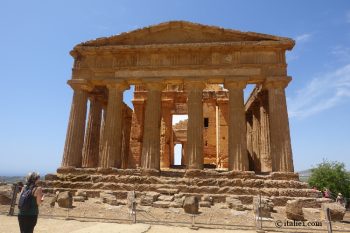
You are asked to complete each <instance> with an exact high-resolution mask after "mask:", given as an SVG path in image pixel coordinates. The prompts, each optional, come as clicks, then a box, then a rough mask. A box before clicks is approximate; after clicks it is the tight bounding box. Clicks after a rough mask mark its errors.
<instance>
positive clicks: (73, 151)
mask: <svg viewBox="0 0 350 233" xmlns="http://www.w3.org/2000/svg"><path fill="white" fill-rule="evenodd" d="M73 88H74V94H73V101H72V106H71V110H70V115H69V123H68V129H67V135H66V143H65V146H64V153H63V160H62V167H81V161H82V149H83V144H84V133H85V120H86V104H87V96H88V94H87V92H86V91H85V90H82V89H79V87H73Z"/></svg>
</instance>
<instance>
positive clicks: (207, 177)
mask: <svg viewBox="0 0 350 233" xmlns="http://www.w3.org/2000/svg"><path fill="white" fill-rule="evenodd" d="M294 44H295V42H294V40H292V39H289V38H285V37H279V36H273V35H266V34H260V33H254V32H241V31H236V30H231V29H223V28H219V27H214V26H205V25H200V24H194V23H190V22H185V21H171V22H166V23H161V24H158V25H155V26H150V27H146V28H142V29H137V30H134V31H131V32H128V33H122V34H120V35H116V36H111V37H106V38H99V39H96V40H91V41H87V42H83V43H81V44H78V45H76V46H75V47H74V49H73V50H72V51H71V55H72V56H73V58H74V66H73V69H72V78H71V79H70V80H69V81H68V84H69V85H70V86H71V87H72V88H73V91H74V94H73V101H72V105H71V112H70V116H69V123H68V130H67V136H66V142H65V147H64V154H63V160H62V165H61V167H60V168H58V170H57V174H56V175H51V176H48V177H47V180H46V187H47V188H48V189H51V190H52V189H65V190H66V189H68V190H72V191H74V190H76V189H86V190H95V191H91V192H95V193H99V192H100V191H101V190H114V191H115V192H124V191H128V190H136V191H137V189H138V188H137V187H135V184H138V185H141V186H142V185H147V186H144V187H142V190H143V191H156V192H158V191H159V190H164V189H173V191H172V192H173V193H196V194H211V195H240V196H241V197H243V196H244V195H248V196H249V198H250V199H249V198H248V199H249V200H251V197H252V195H256V194H258V193H259V192H261V188H265V191H264V195H267V196H277V197H278V198H279V199H278V200H279V201H278V202H279V203H283V202H285V201H286V200H287V199H288V198H289V197H290V196H293V197H310V196H312V195H313V194H312V192H311V191H310V190H308V189H307V185H306V184H305V183H302V182H299V179H298V175H297V174H295V173H294V168H293V158H292V150H291V142H290V132H289V123H288V113H287V106H286V96H285V88H286V87H287V85H288V83H289V82H290V81H291V77H290V76H288V73H287V63H286V57H285V53H286V51H287V50H291V49H292V48H293V46H294ZM248 84H254V85H255V88H254V90H253V91H252V93H251V94H250V97H249V98H248V100H247V101H246V102H245V101H244V96H243V94H244V89H245V88H246V86H247V85H248ZM131 87H133V88H134V96H133V100H132V104H133V109H131V108H130V107H128V106H127V105H126V104H125V103H124V102H123V93H124V92H125V90H128V89H129V88H131ZM179 114H187V115H188V120H186V121H182V122H180V123H178V124H176V125H174V126H173V124H172V117H173V115H179ZM175 144H182V158H181V166H174V145H175ZM175 168H178V169H175ZM67 174H68V175H67ZM74 175H75V176H77V177H75V178H74V177H73V178H72V176H74ZM113 177H114V178H113ZM135 177H137V178H135ZM151 177H153V178H151ZM186 177H191V178H195V180H192V181H191V182H190V183H188V182H189V181H188V180H187V179H185V178H186ZM159 179H163V180H159ZM220 179H222V182H221V183H220ZM241 179H244V181H242V180H241ZM247 179H250V181H249V180H248V181H247ZM73 181H79V182H76V183H74V182H73ZM203 187H205V188H203ZM140 190H141V189H140ZM159 192H160V191H159ZM242 195H243V196H242Z"/></svg>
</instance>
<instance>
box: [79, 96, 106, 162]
mask: <svg viewBox="0 0 350 233" xmlns="http://www.w3.org/2000/svg"><path fill="white" fill-rule="evenodd" d="M89 99H90V110H89V117H88V123H87V127H86V133H85V141H84V147H83V161H82V167H97V166H98V155H99V144H100V128H101V115H102V104H101V103H100V102H99V101H98V100H97V99H96V97H94V96H91V97H90V98H89Z"/></svg>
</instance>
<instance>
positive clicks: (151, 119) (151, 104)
mask: <svg viewBox="0 0 350 233" xmlns="http://www.w3.org/2000/svg"><path fill="white" fill-rule="evenodd" d="M146 87H147V100H146V109H145V120H144V129H143V142H142V156H141V167H142V168H143V169H157V170H160V122H161V94H162V89H163V84H161V83H147V84H146Z"/></svg>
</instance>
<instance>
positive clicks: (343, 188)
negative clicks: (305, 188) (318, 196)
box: [308, 160, 350, 198]
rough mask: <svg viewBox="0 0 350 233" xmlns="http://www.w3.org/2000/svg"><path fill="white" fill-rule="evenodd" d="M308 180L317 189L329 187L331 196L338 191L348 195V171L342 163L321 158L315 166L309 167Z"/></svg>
mask: <svg viewBox="0 0 350 233" xmlns="http://www.w3.org/2000/svg"><path fill="white" fill-rule="evenodd" d="M308 182H309V185H310V186H311V187H316V188H317V189H318V190H323V189H324V188H329V190H330V191H331V192H332V197H333V198H335V197H336V196H337V194H338V193H342V194H343V196H344V197H350V173H348V172H347V171H346V169H345V164H344V163H340V162H337V161H327V160H323V162H322V163H320V164H318V165H317V167H316V168H312V169H311V175H310V178H309V180H308Z"/></svg>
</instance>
